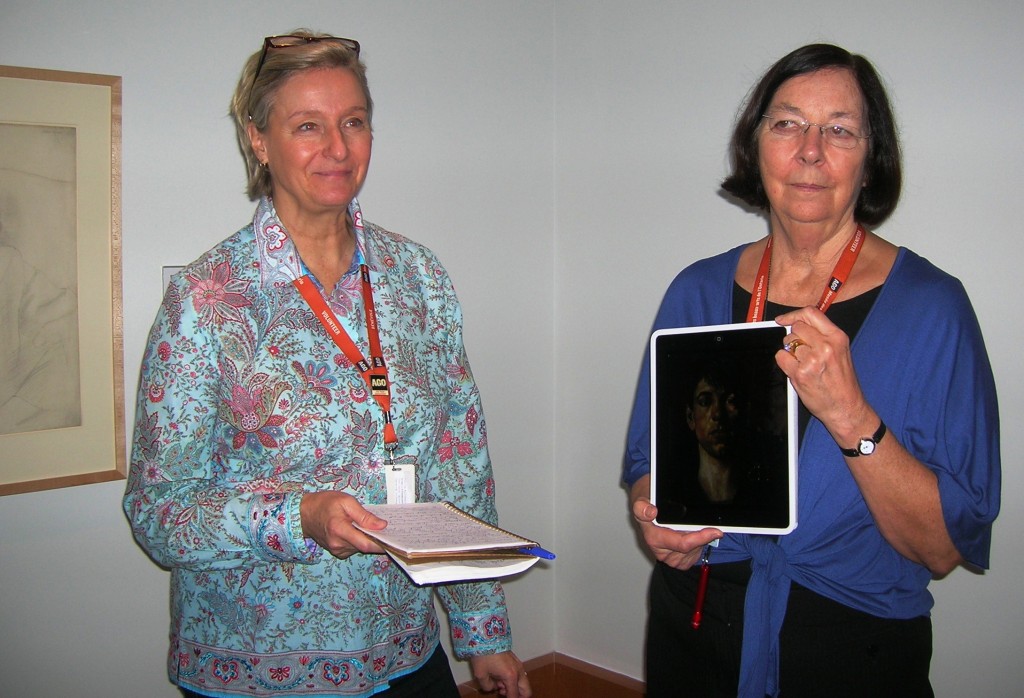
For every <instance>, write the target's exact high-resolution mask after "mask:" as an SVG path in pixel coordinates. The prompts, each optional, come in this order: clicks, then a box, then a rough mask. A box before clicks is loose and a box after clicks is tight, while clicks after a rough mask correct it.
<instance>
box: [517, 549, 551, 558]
mask: <svg viewBox="0 0 1024 698" xmlns="http://www.w3.org/2000/svg"><path fill="white" fill-rule="evenodd" d="M517 552H520V553H523V554H524V555H533V556H534V557H539V558H541V559H542V560H554V559H555V554H554V553H553V552H551V551H550V550H545V549H544V548H542V547H540V546H539V545H534V546H532V547H529V548H519V550H518V551H517Z"/></svg>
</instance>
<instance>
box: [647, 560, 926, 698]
mask: <svg viewBox="0 0 1024 698" xmlns="http://www.w3.org/2000/svg"><path fill="white" fill-rule="evenodd" d="M737 566H741V568H745V569H746V570H747V571H748V572H747V576H749V565H748V563H732V564H728V565H718V566H717V571H718V573H719V574H718V576H717V578H716V565H714V564H712V566H711V576H710V579H709V583H708V590H707V595H706V597H705V600H704V613H703V617H702V621H701V625H700V628H698V629H697V630H694V629H693V628H692V627H691V625H690V621H691V618H692V615H693V603H694V598H695V596H696V589H697V580H698V576H699V573H700V572H699V569H698V567H694V568H693V569H691V570H688V571H686V572H680V571H679V570H675V569H672V568H670V567H668V566H666V565H663V564H661V563H658V564H657V565H656V566H655V569H654V573H653V575H652V577H651V587H650V613H649V621H648V628H647V697H648V698H690V697H699V698H704V697H708V698H727V697H728V698H735V696H736V691H737V688H738V686H739V667H740V650H741V648H742V643H743V601H744V598H745V596H746V591H747V587H746V580H745V579H744V574H743V573H742V570H741V569H740V568H738V567H737ZM737 571H739V574H736V573H737ZM779 642H780V645H779V647H780V650H779V652H780V657H779V665H780V666H779V674H780V675H779V683H780V691H781V696H782V698H804V697H806V698H821V697H822V696H828V697H829V698H844V697H845V696H850V697H851V698H854V697H855V698H864V697H866V696H871V697H872V698H879V697H887V696H894V697H895V696H898V697H899V698H918V697H920V698H932V697H933V696H934V693H933V692H932V687H931V683H930V682H929V680H928V670H929V665H930V663H931V654H932V626H931V619H930V618H928V617H926V616H922V617H920V618H912V619H909V620H892V619H887V618H878V617H875V616H872V615H870V614H868V613H863V612H861V611H856V610H854V609H852V608H848V607H847V606H844V605H842V604H840V603H836V602H835V601H832V600H830V599H826V598H825V597H823V596H820V595H818V594H815V593H814V592H812V591H810V590H809V589H806V588H804V587H802V586H800V585H798V584H793V585H792V589H791V590H790V595H789V604H788V606H787V609H786V617H785V621H784V622H783V626H782V633H781V635H780V638H779Z"/></svg>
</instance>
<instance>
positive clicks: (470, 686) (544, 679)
mask: <svg viewBox="0 0 1024 698" xmlns="http://www.w3.org/2000/svg"><path fill="white" fill-rule="evenodd" d="M523 666H525V667H526V671H527V672H528V673H529V674H530V686H531V687H532V688H533V698H565V697H566V696H587V698H643V695H644V684H643V682H642V681H637V680H636V679H632V678H630V677H628V676H623V675H622V674H616V673H615V672H613V671H609V670H608V669H603V668H601V667H599V666H594V665H593V664H588V663H587V662H584V661H581V660H579V659H576V658H574V657H569V656H567V655H564V654H561V653H559V652H552V653H551V654H546V655H543V656H540V657H534V658H533V659H529V660H527V661H525V662H523ZM459 695H460V696H462V698H473V697H474V696H488V695H491V696H493V695H494V694H487V693H481V692H480V691H479V690H478V689H477V688H476V684H475V682H473V683H465V684H462V685H461V686H459Z"/></svg>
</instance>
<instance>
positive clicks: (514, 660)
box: [469, 652, 533, 698]
mask: <svg viewBox="0 0 1024 698" xmlns="http://www.w3.org/2000/svg"><path fill="white" fill-rule="evenodd" d="M469 665H470V666H471V667H472V668H473V677H474V678H475V679H476V680H477V683H479V684H480V688H481V689H483V692H484V693H490V692H492V691H495V690H497V692H498V695H501V696H506V698H530V697H531V696H532V695H533V689H531V688H530V679H529V678H527V676H526V669H524V668H523V663H522V662H521V661H519V657H517V656H516V655H515V653H514V652H499V653H497V654H478V655H475V656H472V657H470V658H469Z"/></svg>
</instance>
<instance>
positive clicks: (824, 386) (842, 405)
mask: <svg viewBox="0 0 1024 698" xmlns="http://www.w3.org/2000/svg"><path fill="white" fill-rule="evenodd" d="M775 321H776V322H778V323H779V324H780V325H790V326H792V329H791V333H790V334H789V335H787V336H786V339H785V343H786V345H787V346H789V347H790V348H789V350H787V349H785V348H783V349H780V350H779V351H778V353H776V355H775V360H776V361H777V362H778V364H779V368H781V369H782V371H783V373H785V374H786V375H787V376H789V379H790V381H792V383H793V389H794V390H796V393H797V395H799V397H800V400H801V401H802V402H803V403H804V406H805V407H806V408H807V409H808V410H809V411H810V412H811V414H813V415H814V416H815V417H817V418H818V419H820V420H821V421H822V422H823V423H824V424H825V426H826V427H827V428H828V429H829V431H831V432H833V433H836V429H837V428H839V429H840V430H842V427H843V426H844V425H846V424H851V423H853V424H860V423H864V422H865V421H868V422H870V421H872V420H873V417H871V416H870V415H869V413H871V412H872V410H871V407H870V406H869V405H868V404H867V402H866V401H865V399H864V393H863V392H861V389H860V383H859V382H858V380H857V372H856V371H855V370H854V368H853V359H852V357H851V356H850V338H849V337H847V336H846V333H844V332H843V331H842V330H841V329H839V328H838V327H836V326H835V324H833V323H832V321H831V320H829V319H828V318H827V317H825V314H824V313H822V312H821V311H820V310H818V309H817V308H813V307H807V308H800V309H799V310H794V311H792V312H789V313H785V314H784V315H780V316H779V317H777V318H775Z"/></svg>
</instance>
